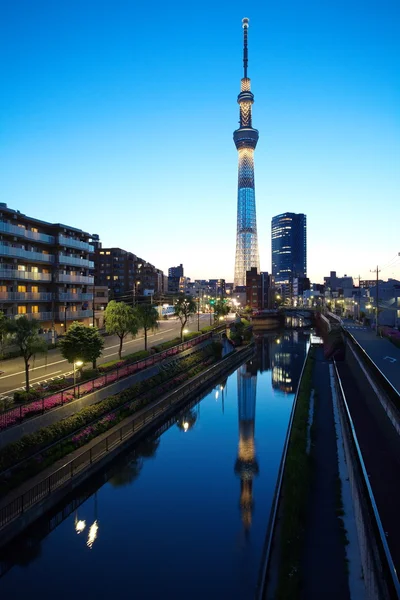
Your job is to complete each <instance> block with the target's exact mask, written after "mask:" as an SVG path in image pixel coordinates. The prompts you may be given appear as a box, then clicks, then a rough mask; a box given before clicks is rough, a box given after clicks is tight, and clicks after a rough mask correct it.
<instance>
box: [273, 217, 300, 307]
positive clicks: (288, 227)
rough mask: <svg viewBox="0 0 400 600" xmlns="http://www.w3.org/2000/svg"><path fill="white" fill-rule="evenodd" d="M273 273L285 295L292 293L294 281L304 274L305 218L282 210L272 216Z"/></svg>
mask: <svg viewBox="0 0 400 600" xmlns="http://www.w3.org/2000/svg"><path fill="white" fill-rule="evenodd" d="M271 245H272V275H273V277H274V279H275V285H276V287H277V288H279V289H280V290H281V291H282V293H283V294H284V295H285V296H289V295H291V294H292V293H293V280H294V279H295V278H305V277H306V276H307V217H306V215H304V214H296V213H289V212H288V213H283V214H281V215H277V216H276V217H273V218H272V223H271Z"/></svg>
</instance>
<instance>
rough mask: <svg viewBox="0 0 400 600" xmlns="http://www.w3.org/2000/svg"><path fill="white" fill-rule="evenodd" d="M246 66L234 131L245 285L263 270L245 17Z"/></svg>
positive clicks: (239, 275) (238, 272)
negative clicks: (251, 274) (250, 273)
mask: <svg viewBox="0 0 400 600" xmlns="http://www.w3.org/2000/svg"><path fill="white" fill-rule="evenodd" d="M242 23H243V35H244V45H243V69H244V76H243V79H242V80H241V83H240V94H239V96H238V100H237V101H238V103H239V106H240V121H239V123H240V127H239V129H236V131H234V132H233V141H234V142H235V145H236V148H237V151H238V155H239V176H238V205H237V233H236V257H235V278H234V285H235V287H236V286H238V285H246V271H249V270H250V269H251V268H252V267H256V268H257V273H258V272H259V271H260V259H259V256H258V241H257V220H256V198H255V192H254V150H255V147H256V146H257V142H258V131H257V129H253V127H252V124H251V105H252V104H253V102H254V96H253V94H252V93H251V91H250V79H249V78H248V77H247V62H248V57H247V29H248V27H249V19H243V20H242Z"/></svg>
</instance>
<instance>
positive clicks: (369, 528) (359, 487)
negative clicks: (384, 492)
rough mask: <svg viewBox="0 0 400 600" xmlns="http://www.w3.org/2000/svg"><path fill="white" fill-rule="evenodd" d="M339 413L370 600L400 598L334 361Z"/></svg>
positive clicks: (398, 587) (397, 582)
mask: <svg viewBox="0 0 400 600" xmlns="http://www.w3.org/2000/svg"><path fill="white" fill-rule="evenodd" d="M334 373H335V380H336V388H337V391H338V401H339V402H338V404H339V415H340V421H341V426H342V433H343V442H344V449H345V455H346V463H347V467H348V474H349V483H350V487H351V494H352V498H353V505H354V512H355V522H356V526H357V533H358V540H359V546H360V554H361V562H362V566H363V574H364V585H365V589H366V597H367V599H368V600H373V599H375V598H376V599H378V598H379V599H381V598H382V599H386V598H388V599H389V598H390V599H391V600H392V599H396V600H399V599H400V583H399V580H398V577H397V574H396V569H395V567H394V564H393V560H392V557H391V554H390V551H389V547H388V544H387V540H386V536H385V532H384V530H383V527H382V523H381V519H380V516H379V512H378V508H377V506H376V503H375V498H374V495H373V492H372V488H371V485H370V483H369V478H368V474H367V471H366V468H365V464H364V460H363V457H362V454H361V450H360V446H359V444H358V439H357V435H356V432H355V429H354V424H353V420H352V418H351V415H350V411H349V408H348V405H347V401H346V396H345V393H344V390H343V387H342V383H341V380H340V376H339V372H338V370H337V367H336V362H335V361H334Z"/></svg>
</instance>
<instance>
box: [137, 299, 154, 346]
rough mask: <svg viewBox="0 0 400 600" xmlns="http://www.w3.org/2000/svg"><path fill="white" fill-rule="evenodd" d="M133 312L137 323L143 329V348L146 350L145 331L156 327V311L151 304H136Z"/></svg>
mask: <svg viewBox="0 0 400 600" xmlns="http://www.w3.org/2000/svg"><path fill="white" fill-rule="evenodd" d="M135 312H136V316H137V319H138V322H139V325H140V326H141V327H143V329H144V349H145V350H147V332H148V331H149V330H152V331H154V329H157V328H158V312H157V310H156V309H155V308H154V306H152V305H151V304H138V305H137V306H136V307H135Z"/></svg>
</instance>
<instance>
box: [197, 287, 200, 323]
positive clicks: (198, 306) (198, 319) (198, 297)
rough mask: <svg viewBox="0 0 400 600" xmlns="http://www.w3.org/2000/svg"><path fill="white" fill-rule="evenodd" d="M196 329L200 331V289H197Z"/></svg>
mask: <svg viewBox="0 0 400 600" xmlns="http://www.w3.org/2000/svg"><path fill="white" fill-rule="evenodd" d="M197 331H200V290H197Z"/></svg>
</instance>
